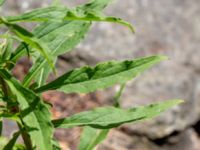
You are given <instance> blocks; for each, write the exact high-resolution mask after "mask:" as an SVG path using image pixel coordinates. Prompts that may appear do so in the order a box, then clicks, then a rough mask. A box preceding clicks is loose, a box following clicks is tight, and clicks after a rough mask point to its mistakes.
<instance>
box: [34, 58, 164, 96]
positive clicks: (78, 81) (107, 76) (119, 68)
mask: <svg viewBox="0 0 200 150" xmlns="http://www.w3.org/2000/svg"><path fill="white" fill-rule="evenodd" d="M163 59H166V57H164V56H151V57H146V58H139V59H135V60H130V61H127V60H126V61H122V62H117V61H111V62H106V63H100V64H98V65H97V66H96V67H87V66H85V67H82V68H79V69H75V70H72V71H70V72H67V73H66V74H64V75H62V76H61V77H59V78H57V79H56V80H54V81H52V82H51V83H49V84H47V85H44V86H42V87H40V88H38V89H36V92H38V93H39V92H43V91H47V90H54V89H56V90H59V91H63V92H66V93H73V92H75V93H88V92H93V91H95V90H97V89H105V88H107V87H110V86H112V85H114V84H117V83H118V84H123V83H125V82H127V81H129V80H131V79H132V78H134V77H136V76H137V75H138V74H140V73H141V72H143V71H144V70H146V69H148V68H150V67H151V66H152V65H154V64H156V63H158V62H160V61H162V60H163Z"/></svg>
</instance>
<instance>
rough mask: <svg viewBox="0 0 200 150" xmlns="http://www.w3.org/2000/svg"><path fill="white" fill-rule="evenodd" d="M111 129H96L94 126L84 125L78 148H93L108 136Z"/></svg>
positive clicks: (83, 149) (89, 149) (81, 149)
mask: <svg viewBox="0 0 200 150" xmlns="http://www.w3.org/2000/svg"><path fill="white" fill-rule="evenodd" d="M108 132H109V130H107V129H105V130H100V129H94V128H92V127H84V130H83V132H82V135H81V139H80V144H79V147H78V150H93V148H94V147H95V146H96V145H97V144H99V143H101V142H102V141H103V140H104V139H105V138H106V136H107V134H108Z"/></svg>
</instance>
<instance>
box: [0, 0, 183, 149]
mask: <svg viewBox="0 0 200 150" xmlns="http://www.w3.org/2000/svg"><path fill="white" fill-rule="evenodd" d="M4 1H5V0H0V5H2V4H3V3H4ZM110 2H111V0H92V1H91V2H89V3H87V4H83V5H80V6H77V7H75V8H67V7H65V6H61V5H59V4H54V5H52V6H50V7H47V8H39V9H35V10H32V11H30V12H28V13H24V14H21V15H18V16H4V17H3V16H1V17H0V24H1V28H2V29H4V30H6V31H5V33H4V34H2V35H0V37H1V39H3V41H4V42H3V43H2V44H1V47H0V50H1V51H0V86H1V89H0V100H1V107H0V117H1V120H0V127H1V128H0V130H1V131H2V122H3V119H4V118H6V119H10V120H13V121H15V122H17V125H18V127H19V131H17V132H16V133H14V134H13V138H12V139H10V140H9V141H7V140H5V138H3V137H1V140H0V141H1V145H2V143H4V144H3V146H2V147H1V148H2V149H3V150H11V149H27V150H32V149H39V150H58V149H60V148H59V145H58V144H57V142H56V139H54V138H53V132H54V129H55V128H72V127H76V126H81V127H83V128H84V130H83V133H82V136H81V140H80V144H79V147H78V149H79V150H92V149H93V148H94V147H95V146H96V145H97V144H99V143H100V142H101V141H102V140H103V139H105V138H106V135H107V134H108V132H109V129H111V128H114V127H118V126H120V125H121V124H124V123H130V122H137V121H141V120H145V119H149V118H152V117H155V116H157V115H159V114H160V113H161V112H163V111H165V110H167V109H169V108H171V107H172V106H174V105H176V104H179V103H180V102H182V101H181V100H168V101H165V102H160V103H156V104H151V105H148V106H141V107H135V108H130V109H123V108H120V101H119V99H120V95H121V92H122V90H123V88H124V86H125V83H126V82H127V81H129V80H131V79H133V78H135V77H136V76H137V75H138V74H140V73H142V72H143V71H144V70H146V69H148V68H150V67H152V66H153V65H154V64H157V63H159V62H160V61H162V60H165V59H166V57H164V56H150V57H145V58H138V59H134V60H125V61H110V62H104V63H100V64H98V65H96V66H95V67H89V66H84V67H82V68H78V69H74V70H71V71H69V72H67V73H65V74H64V75H62V76H60V77H58V78H57V79H55V80H54V81H52V82H50V83H46V80H47V78H48V76H49V74H50V73H51V72H52V71H53V72H54V73H56V68H55V66H54V64H55V62H56V60H57V57H58V56H59V55H61V54H64V53H67V52H69V51H71V50H72V49H73V48H74V47H75V46H76V45H77V44H78V43H79V42H80V41H81V40H82V39H83V38H84V36H85V34H86V33H87V32H88V30H89V27H90V26H91V22H92V21H107V22H114V23H119V24H122V25H124V26H127V27H128V28H129V29H131V31H132V32H134V28H133V27H132V25H130V24H129V23H127V22H125V21H123V20H122V19H119V18H115V17H107V16H105V15H103V14H102V10H103V9H104V8H105V7H106V6H107V5H108V4H109V3H110ZM22 22H36V24H37V26H35V27H34V29H33V31H28V30H27V29H26V28H25V27H23V26H22V25H19V24H18V23H22ZM13 43H17V48H16V44H14V45H13ZM24 56H28V57H29V58H30V59H31V60H32V61H33V62H34V63H33V65H32V67H31V69H30V70H29V72H28V73H27V74H26V76H25V77H24V80H23V81H22V82H21V81H18V80H17V79H16V78H15V77H14V76H13V75H12V72H11V71H12V69H13V67H14V66H15V64H16V62H17V61H18V60H19V59H20V58H21V57H24ZM115 84H120V85H121V89H120V90H119V92H118V93H117V94H116V97H115V98H114V99H115V102H114V104H113V106H111V107H102V108H97V109H94V110H91V111H86V112H81V113H78V114H75V115H73V116H71V117H67V118H61V119H56V120H52V119H51V114H50V107H49V105H48V104H47V103H45V102H44V101H43V100H42V97H41V93H42V92H45V91H47V90H59V91H63V92H65V93H89V92H93V91H95V90H98V89H105V88H107V87H110V86H113V85H115ZM20 135H21V136H22V138H23V140H24V144H16V141H17V139H18V137H19V136H20ZM91 137H92V139H91ZM2 141H3V142H2Z"/></svg>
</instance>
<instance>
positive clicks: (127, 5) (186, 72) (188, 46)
mask: <svg viewBox="0 0 200 150" xmlns="http://www.w3.org/2000/svg"><path fill="white" fill-rule="evenodd" d="M51 2H52V1H51V0H7V2H6V4H5V6H4V8H3V13H5V14H7V15H16V14H19V13H22V12H25V11H27V10H30V9H32V8H38V7H41V6H43V7H45V6H47V5H48V4H50V3H51ZM62 2H63V3H64V4H66V5H67V6H75V5H77V4H81V3H84V2H86V0H62ZM105 13H106V14H107V15H111V16H118V17H121V18H123V19H124V20H126V21H129V22H130V23H132V24H133V25H134V26H135V29H136V33H135V34H132V33H131V32H130V31H129V30H128V29H127V28H125V27H123V26H121V25H118V24H112V23H102V22H101V23H99V22H98V23H94V24H93V26H92V28H91V30H90V32H89V34H88V35H87V36H86V38H85V39H84V40H83V41H82V43H81V44H79V45H78V46H77V47H76V48H75V49H74V50H73V51H72V52H70V53H68V54H66V55H63V56H61V57H60V59H59V60H58V63H57V66H58V71H59V73H60V74H62V73H64V72H66V71H67V70H70V69H72V68H74V67H78V66H83V65H86V64H87V65H94V64H96V63H98V62H100V61H106V60H123V59H132V58H137V57H142V56H149V55H155V54H159V55H166V56H168V57H169V60H167V61H165V62H162V63H160V64H159V65H157V66H155V67H153V68H152V69H150V70H148V71H146V72H145V73H144V74H142V75H141V76H139V77H138V78H137V79H135V80H134V81H132V82H129V83H128V84H127V86H126V88H125V90H124V93H123V95H122V98H121V103H122V106H123V107H124V108H129V107H133V106H138V105H144V104H149V103H153V102H157V101H163V100H168V99H174V98H179V99H184V100H185V103H184V104H182V105H181V106H177V107H174V108H173V109H171V110H170V111H168V112H166V113H163V114H162V115H161V116H159V117H157V118H155V119H153V120H149V121H146V122H143V123H137V124H126V125H124V126H122V127H119V128H117V129H113V130H112V131H111V132H110V134H109V136H108V138H107V140H106V141H105V142H103V143H102V144H101V145H100V146H99V147H98V148H97V149H98V150H200V137H199V135H200V49H199V48H200V0H123V1H122V0H115V1H114V2H113V4H111V5H110V6H109V7H107V9H106V10H105ZM27 66H29V64H27V61H26V59H22V60H21V61H20V62H19V63H18V66H17V67H16V68H15V70H14V73H15V75H16V76H17V77H18V78H21V77H22V76H23V75H22V72H25V71H26V69H27V68H28V67H27ZM117 89H118V87H117V86H116V87H113V88H110V89H107V90H104V91H98V92H95V93H92V94H81V95H77V94H68V95H66V94H63V93H57V92H53V91H52V92H48V93H45V94H44V95H43V97H44V99H45V100H47V101H49V102H51V103H53V105H54V106H55V107H54V108H53V110H52V112H53V116H54V117H55V118H58V117H64V116H65V117H66V116H69V115H72V114H74V113H76V112H80V111H83V110H88V109H91V108H94V107H97V106H105V105H110V104H112V103H113V98H112V97H113V96H114V95H115V92H116V90H117ZM13 126H14V125H12V123H9V124H8V125H7V127H11V128H14V127H13ZM80 131H81V129H79V128H75V129H70V130H57V131H56V133H55V137H56V138H57V139H59V141H60V144H61V146H62V147H63V149H64V150H76V145H77V144H78V140H79V137H80ZM9 133H10V131H9V130H8V129H7V131H6V133H5V134H8V136H9Z"/></svg>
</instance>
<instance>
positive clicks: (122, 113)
mask: <svg viewBox="0 0 200 150" xmlns="http://www.w3.org/2000/svg"><path fill="white" fill-rule="evenodd" d="M181 102H182V100H168V101H165V102H160V103H155V104H151V105H148V106H141V107H136V108H131V109H120V108H116V107H103V108H97V109H94V110H92V111H86V112H81V113H79V114H75V115H74V116H72V117H68V118H64V119H58V120H54V121H53V124H54V126H55V127H56V128H71V127H76V126H91V127H94V128H99V129H109V128H113V127H118V126H119V125H121V124H124V123H129V122H136V121H141V120H146V119H150V118H153V117H155V116H157V115H159V114H160V113H162V112H163V111H166V110H167V109H169V108H171V107H173V106H174V105H177V104H179V103H181Z"/></svg>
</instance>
